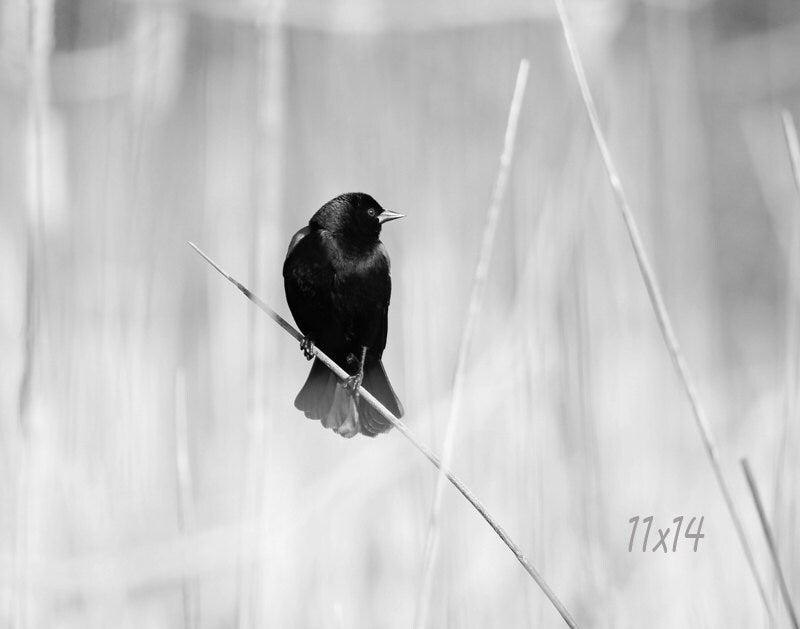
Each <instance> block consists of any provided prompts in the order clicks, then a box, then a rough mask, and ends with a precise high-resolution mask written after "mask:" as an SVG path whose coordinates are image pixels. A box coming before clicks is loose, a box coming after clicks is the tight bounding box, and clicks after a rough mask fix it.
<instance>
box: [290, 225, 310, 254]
mask: <svg viewBox="0 0 800 629" xmlns="http://www.w3.org/2000/svg"><path fill="white" fill-rule="evenodd" d="M310 233H311V227H310V226H308V225H306V226H305V227H303V228H302V229H299V230H297V233H296V234H295V235H294V236H292V239H291V240H290V241H289V249H288V250H287V251H286V258H287V259H288V257H289V256H290V255H292V251H294V248H295V247H296V246H297V243H298V242H300V241H301V240H302V239H303V238H305V237H306V236H308V234H310Z"/></svg>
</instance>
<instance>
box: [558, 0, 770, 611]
mask: <svg viewBox="0 0 800 629" xmlns="http://www.w3.org/2000/svg"><path fill="white" fill-rule="evenodd" d="M555 2H556V7H557V9H558V15H559V18H560V20H561V26H562V28H563V31H564V38H565V39H566V42H567V48H568V50H569V56H570V59H571V61H572V66H573V68H574V70H575V75H576V77H577V79H578V85H579V87H580V91H581V96H582V98H583V102H584V105H585V106H586V112H587V114H588V117H589V122H590V124H591V127H592V131H593V132H594V136H595V139H596V140H597V145H598V148H599V149H600V154H601V156H602V159H603V164H604V166H605V169H606V173H607V174H608V179H609V183H610V184H611V189H612V191H613V193H614V199H615V200H616V202H617V206H618V207H619V210H620V213H621V214H622V218H623V221H624V222H625V227H626V230H627V233H628V237H629V239H630V241H631V245H632V246H633V252H634V254H635V256H636V262H637V264H638V265H639V271H640V272H641V275H642V279H643V280H644V285H645V288H646V289H647V294H648V296H649V298H650V303H651V304H652V307H653V311H654V313H655V316H656V320H657V321H658V326H659V328H660V330H661V334H662V336H663V337H664V343H665V344H666V347H667V351H668V352H669V355H670V358H671V359H672V363H673V365H674V366H675V370H676V371H677V373H678V376H679V378H680V381H681V383H682V384H683V388H684V390H685V392H686V396H687V397H688V398H689V404H690V405H691V408H692V413H693V415H694V419H695V424H696V425H697V428H698V430H699V432H700V438H701V440H702V442H703V446H704V448H705V450H706V454H707V455H708V460H709V463H711V468H712V470H713V472H714V476H715V478H716V480H717V484H718V486H719V489H720V491H721V492H722V497H723V498H724V500H725V505H726V506H727V508H728V513H729V514H730V517H731V520H732V521H733V525H734V527H735V529H736V534H737V536H738V538H739V542H740V543H741V546H742V550H743V551H744V554H745V558H746V559H747V563H748V565H749V567H750V571H751V573H752V575H753V579H754V580H755V582H756V586H757V587H758V591H759V594H760V595H761V599H762V601H763V602H764V607H765V608H766V610H767V614H769V616H770V618H772V617H773V615H772V611H771V609H770V606H769V602H768V600H767V594H766V590H765V589H764V585H763V584H762V582H761V578H760V576H759V574H758V570H757V568H756V564H755V560H754V558H753V553H752V550H751V548H750V544H749V542H748V540H747V535H746V534H745V531H744V527H743V526H742V522H741V519H740V518H739V514H738V513H737V511H736V506H735V504H734V502H733V498H732V497H731V492H730V489H729V488H728V484H727V481H726V480H725V477H724V475H723V473H722V466H721V465H720V462H719V454H718V451H717V445H716V439H715V437H714V435H713V433H712V431H711V427H710V426H709V424H708V421H707V419H706V415H705V412H704V410H703V408H702V406H701V405H700V399H699V397H698V395H697V390H696V388H695V385H694V381H693V379H692V377H691V376H690V375H689V368H688V366H687V364H686V359H685V358H684V355H683V352H682V351H681V348H680V345H679V344H678V338H677V336H676V335H675V330H674V329H673V327H672V321H671V320H670V317H669V313H668V311H667V307H666V304H665V303H664V298H663V296H662V294H661V288H660V287H659V284H658V279H657V278H656V274H655V271H654V270H653V268H652V266H651V264H650V260H649V259H648V257H647V253H646V251H645V248H644V243H643V242H642V237H641V235H640V233H639V228H638V227H637V225H636V219H635V218H634V216H633V213H632V212H631V209H630V206H629V205H628V199H627V197H626V195H625V192H624V190H623V188H622V181H621V180H620V177H619V174H618V172H617V168H616V166H615V165H614V161H613V159H612V157H611V152H610V151H609V149H608V145H607V144H606V140H605V136H604V134H603V130H602V129H601V127H600V119H599V117H598V115H597V109H596V108H595V104H594V99H593V98H592V93H591V91H590V89H589V83H588V81H587V80H586V73H585V71H584V69H583V63H582V62H581V58H580V55H579V53H578V48H577V45H576V44H575V38H574V35H573V32H572V27H571V25H570V22H569V18H568V16H567V12H566V9H565V7H564V0H555Z"/></svg>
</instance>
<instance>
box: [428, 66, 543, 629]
mask: <svg viewBox="0 0 800 629" xmlns="http://www.w3.org/2000/svg"><path fill="white" fill-rule="evenodd" d="M529 68H530V63H529V62H528V60H527V59H522V60H521V61H520V62H519V70H518V72H517V82H516V84H515V86H514V95H513V97H512V98H511V106H510V108H509V112H508V122H507V124H506V133H505V140H504V143H503V153H502V155H501V156H500V167H499V169H498V171H497V179H496V180H495V184H494V189H493V190H492V200H491V203H490V205H489V210H488V212H487V213H486V222H485V223H484V227H483V237H482V240H481V249H480V253H479V254H478V263H477V265H476V267H475V275H474V277H473V280H472V291H471V293H470V297H469V306H468V308H467V318H466V321H465V322H464V329H463V330H462V332H461V344H460V345H459V347H458V359H457V361H456V370H455V376H454V378H453V391H452V394H451V397H450V413H449V415H448V418H447V423H446V424H445V437H444V445H443V447H442V467H441V468H439V474H437V478H436V489H435V491H434V497H433V503H432V504H431V511H430V519H429V522H428V537H427V539H426V541H425V559H424V567H423V577H422V582H421V585H420V592H419V600H418V602H417V618H416V622H415V626H416V627H417V628H418V629H424V627H425V626H426V625H427V618H428V608H429V605H430V596H431V589H432V587H433V573H434V567H435V566H436V557H437V554H438V552H437V551H438V548H439V515H440V513H441V509H442V496H443V494H444V486H445V479H446V476H445V474H444V471H443V470H444V469H446V468H448V467H450V461H451V460H452V458H453V443H454V441H455V434H456V429H457V428H458V420H459V418H460V417H461V401H462V398H463V392H464V379H465V375H466V372H467V362H468V359H469V350H470V346H471V344H472V337H473V335H474V332H475V325H476V323H477V321H478V316H479V315H480V312H481V310H482V307H483V296H484V294H485V293H486V290H485V288H486V277H487V275H488V274H489V264H490V262H491V260H492V251H493V250H494V242H495V234H496V233H497V223H498V222H499V219H500V210H501V209H502V207H503V198H504V197H505V192H506V188H507V187H508V177H509V172H510V171H511V160H512V159H513V157H514V142H515V140H516V137H517V122H518V121H519V114H520V111H521V109H522V100H523V98H524V96H525V86H526V84H527V82H528V70H529Z"/></svg>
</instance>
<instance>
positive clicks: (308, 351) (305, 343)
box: [300, 336, 314, 360]
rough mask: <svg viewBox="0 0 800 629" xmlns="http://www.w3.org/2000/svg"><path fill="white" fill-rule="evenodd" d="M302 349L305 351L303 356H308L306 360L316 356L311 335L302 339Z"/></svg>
mask: <svg viewBox="0 0 800 629" xmlns="http://www.w3.org/2000/svg"><path fill="white" fill-rule="evenodd" d="M300 349H301V350H302V352H303V356H305V357H306V360H311V359H312V358H314V341H312V340H311V337H308V336H304V337H303V340H302V341H300Z"/></svg>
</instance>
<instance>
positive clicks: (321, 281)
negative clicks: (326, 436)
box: [283, 192, 403, 437]
mask: <svg viewBox="0 0 800 629" xmlns="http://www.w3.org/2000/svg"><path fill="white" fill-rule="evenodd" d="M402 217H403V215H402V214H399V213H398V212H392V211H391V210H385V209H383V208H382V207H381V206H380V205H379V204H378V202H377V201H376V200H375V199H373V198H372V197H371V196H369V195H368V194H364V193H362V192H351V193H347V194H342V195H340V196H338V197H336V198H335V199H332V200H330V201H328V202H327V203H326V204H325V205H323V206H322V207H321V208H320V209H319V210H318V211H317V212H316V214H314V216H312V217H311V220H310V221H309V223H308V226H307V227H303V229H301V230H300V231H298V232H297V233H296V234H295V235H294V236H293V237H292V240H291V242H290V243H289V250H288V251H287V253H286V261H285V262H284V264H283V283H284V288H285V290H286V301H287V302H288V303H289V309H290V310H291V311H292V316H293V317H294V320H295V321H296V322H297V325H298V326H299V327H300V331H301V332H302V333H303V335H304V336H305V338H304V340H303V342H302V343H301V344H300V347H301V349H302V350H303V352H304V354H305V355H306V358H308V359H309V360H310V359H311V358H312V357H313V352H312V349H311V348H312V347H313V345H316V346H317V347H319V348H320V349H321V350H322V351H323V352H325V353H326V354H327V355H328V356H330V357H331V359H333V360H334V361H335V362H336V363H337V364H338V365H339V366H340V367H342V368H343V369H344V370H345V371H347V373H349V374H350V378H348V380H347V381H346V382H345V383H343V384H342V383H340V382H339V379H338V378H337V377H336V376H335V375H334V374H333V372H331V371H330V370H329V369H328V368H327V367H326V366H325V365H324V364H323V363H322V362H320V361H319V360H315V361H314V364H313V366H312V367H311V372H310V373H309V374H308V378H307V379H306V383H305V385H303V388H302V389H301V390H300V393H298V394H297V398H296V399H295V401H294V405H295V407H297V408H298V409H299V410H301V411H303V412H304V413H305V415H306V417H309V418H311V419H319V420H322V424H323V426H325V427H326V428H332V429H333V430H335V431H336V432H337V433H338V434H340V435H342V436H344V437H352V436H354V435H356V434H358V433H359V432H361V433H363V434H365V435H368V436H370V437H374V436H375V435H377V434H378V433H382V432H385V431H387V430H389V429H390V428H391V424H390V423H389V422H387V421H386V420H385V419H384V418H383V417H382V416H381V415H380V414H379V413H378V412H377V411H375V410H374V409H373V408H372V407H371V406H369V404H367V403H366V402H365V401H363V400H360V399H359V396H358V394H357V389H358V386H359V385H361V384H363V386H364V388H366V389H367V391H369V392H370V393H372V394H373V395H374V396H375V397H376V398H378V400H380V401H381V403H382V404H383V405H384V406H386V408H388V409H389V410H390V411H391V412H392V413H394V414H395V415H396V416H397V417H401V416H402V415H403V406H402V405H401V404H400V400H398V399H397V396H396V395H395V392H394V390H393V389H392V385H391V384H390V383H389V379H388V377H387V376H386V371H385V370H384V368H383V364H382V363H381V356H382V355H383V349H384V347H386V333H387V323H388V321H387V318H388V313H389V298H390V296H391V292H392V281H391V277H390V275H389V255H388V253H387V252H386V248H385V247H384V246H383V243H381V241H380V239H379V236H380V233H381V225H383V223H386V222H388V221H392V220H395V219H398V218H402Z"/></svg>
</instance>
